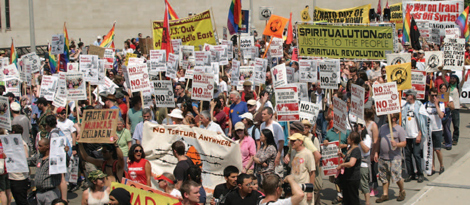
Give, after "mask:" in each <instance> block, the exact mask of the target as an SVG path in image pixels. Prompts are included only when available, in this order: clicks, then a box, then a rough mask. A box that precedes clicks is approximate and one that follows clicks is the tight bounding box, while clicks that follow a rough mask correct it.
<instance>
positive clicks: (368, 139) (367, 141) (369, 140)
mask: <svg viewBox="0 0 470 205" xmlns="http://www.w3.org/2000/svg"><path fill="white" fill-rule="evenodd" d="M363 142H364V144H365V145H366V147H368V148H369V151H368V152H364V151H363V150H362V147H361V146H359V148H360V149H359V150H361V155H362V157H363V158H365V157H367V156H369V155H370V147H371V146H372V137H370V135H369V134H367V135H366V137H365V138H364V141H363ZM361 167H369V166H367V163H366V162H361Z"/></svg>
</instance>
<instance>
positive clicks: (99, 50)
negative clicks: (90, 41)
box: [88, 45, 106, 58]
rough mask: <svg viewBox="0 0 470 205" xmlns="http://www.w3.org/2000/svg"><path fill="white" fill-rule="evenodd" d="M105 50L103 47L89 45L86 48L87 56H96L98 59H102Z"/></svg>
mask: <svg viewBox="0 0 470 205" xmlns="http://www.w3.org/2000/svg"><path fill="white" fill-rule="evenodd" d="M105 50H106V48H104V47H100V46H95V45H89V46H88V55H97V56H98V57H99V58H104V53H105Z"/></svg>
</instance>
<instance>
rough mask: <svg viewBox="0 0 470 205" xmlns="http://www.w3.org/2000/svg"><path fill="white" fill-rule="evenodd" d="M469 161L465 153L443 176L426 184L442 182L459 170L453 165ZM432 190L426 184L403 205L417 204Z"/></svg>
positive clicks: (469, 155)
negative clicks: (455, 170)
mask: <svg viewBox="0 0 470 205" xmlns="http://www.w3.org/2000/svg"><path fill="white" fill-rule="evenodd" d="M468 160H470V152H467V153H466V154H465V155H463V156H462V157H461V158H460V159H459V160H457V161H456V162H455V163H454V164H452V166H451V167H449V168H448V169H446V171H445V172H444V174H442V175H439V176H438V177H437V178H435V179H434V180H432V181H430V182H428V183H431V182H440V181H442V180H443V178H445V177H447V175H448V174H449V173H451V172H452V171H454V169H458V168H460V166H455V165H461V164H463V163H464V162H465V161H468ZM433 188H434V186H428V185H427V184H426V186H425V187H424V188H422V189H421V190H420V191H419V192H418V193H416V194H415V195H414V196H413V197H412V198H411V199H410V200H408V201H407V202H406V203H405V204H410V205H414V204H416V203H417V202H419V201H420V200H421V198H422V197H423V196H425V195H426V193H427V192H428V191H430V190H432V189H433Z"/></svg>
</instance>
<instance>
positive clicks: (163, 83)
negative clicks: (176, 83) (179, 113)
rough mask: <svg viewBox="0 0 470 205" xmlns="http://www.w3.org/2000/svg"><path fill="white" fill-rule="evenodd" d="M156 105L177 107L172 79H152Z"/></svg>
mask: <svg viewBox="0 0 470 205" xmlns="http://www.w3.org/2000/svg"><path fill="white" fill-rule="evenodd" d="M152 84H153V89H154V92H155V105H156V107H175V99H174V93H173V83H172V82H171V80H157V81H152Z"/></svg>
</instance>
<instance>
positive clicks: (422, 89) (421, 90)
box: [411, 70, 426, 100]
mask: <svg viewBox="0 0 470 205" xmlns="http://www.w3.org/2000/svg"><path fill="white" fill-rule="evenodd" d="M411 89H413V90H415V91H417V92H418V94H417V95H416V99H418V100H424V96H425V93H426V71H417V70H412V71H411Z"/></svg>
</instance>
